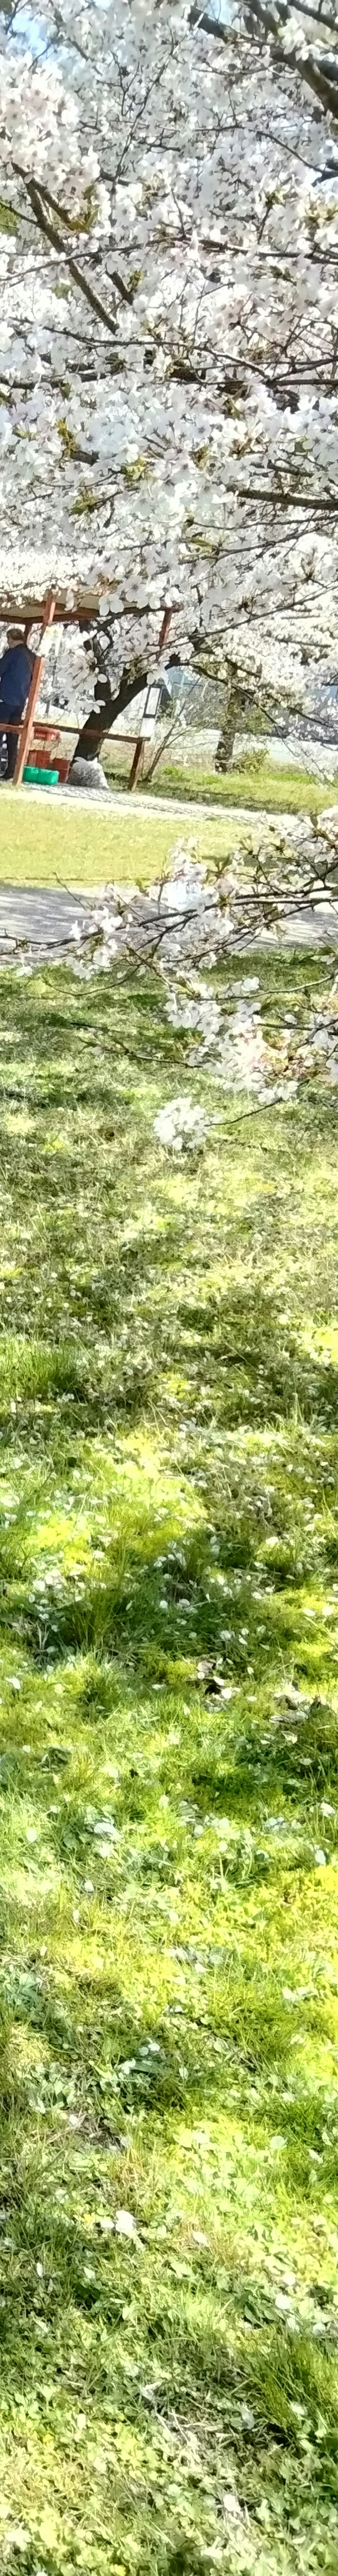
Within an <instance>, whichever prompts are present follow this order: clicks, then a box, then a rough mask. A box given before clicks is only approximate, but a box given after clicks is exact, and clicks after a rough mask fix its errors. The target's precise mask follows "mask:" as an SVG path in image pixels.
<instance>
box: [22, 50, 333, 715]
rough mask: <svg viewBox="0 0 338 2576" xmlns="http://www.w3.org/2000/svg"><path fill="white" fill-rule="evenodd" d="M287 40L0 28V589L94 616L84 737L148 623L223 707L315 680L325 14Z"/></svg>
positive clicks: (324, 570)
mask: <svg viewBox="0 0 338 2576" xmlns="http://www.w3.org/2000/svg"><path fill="white" fill-rule="evenodd" d="M309 15H310V13H309V11H307V8H306V6H305V0H304V7H303V8H302V9H301V10H300V9H298V8H296V10H295V11H294V10H293V11H292V12H291V10H290V9H289V8H288V5H287V0H281V6H280V9H278V8H277V7H275V6H274V5H273V0H271V6H270V5H267V6H266V7H265V5H264V0H252V5H251V6H250V8H244V10H243V11H241V10H240V9H236V7H234V8H233V9H232V8H231V0H226V6H225V7H221V5H220V0H210V9H209V7H207V8H206V9H205V10H202V9H201V10H200V9H199V7H198V5H197V6H193V7H192V8H191V6H189V5H187V0H142V5H141V0H97V5H93V0H92V5H89V0H72V5H71V6H70V0H60V5H59V0H37V7H35V6H34V19H33V21H32V33H31V40H30V42H29V29H28V27H27V18H26V16H25V17H24V19H22V17H21V16H20V11H17V10H16V8H15V6H14V7H12V8H9V10H8V12H7V15H3V16H2V17H1V24H0V56H1V91H2V131H1V139H0V227H1V230H0V284H1V298H0V302H1V319H0V477H1V481H0V489H1V558H2V580H3V583H5V582H6V584H7V586H8V588H10V590H11V593H12V595H13V594H14V593H15V590H16V591H17V592H19V591H20V595H21V596H23V595H24V594H26V596H28V594H29V593H30V594H32V590H34V593H35V595H37V594H42V592H43V591H44V590H45V589H46V586H47V584H50V583H53V581H55V582H56V581H57V586H58V590H59V591H60V588H61V587H63V589H64V595H65V597H66V596H69V597H73V598H74V596H77V594H78V593H79V591H80V590H81V589H82V592H83V595H84V596H85V595H86V593H88V591H91V592H93V590H94V591H95V592H96V593H97V595H98V596H99V597H100V608H101V619H100V623H101V627H102V626H104V623H105V618H107V620H108V621H109V655H108V654H107V656H106V662H107V668H106V681H107V692H108V694H107V696H106V709H105V717H106V720H107V711H108V714H109V705H110V706H112V705H113V706H114V710H115V712H116V713H118V711H119V706H120V704H122V703H126V692H128V691H129V692H130V690H131V688H136V687H138V688H139V686H140V679H141V677H143V676H144V675H145V674H149V673H150V672H151V670H152V668H153V666H154V659H155V658H156V653H157V645H158V634H159V627H160V623H161V617H162V615H163V610H164V608H165V605H166V603H169V604H170V606H171V607H174V609H175V646H176V648H177V650H178V651H180V652H181V655H182V659H183V658H184V660H185V661H189V660H190V661H191V660H193V661H194V662H195V664H196V665H197V666H198V667H199V668H200V669H201V670H202V671H203V670H204V671H205V672H206V673H207V672H210V673H211V674H212V673H213V672H215V673H223V674H224V677H225V680H226V682H227V685H228V690H229V694H230V697H231V691H232V693H233V692H234V686H235V681H234V674H235V677H236V673H237V675H238V688H239V689H240V688H242V686H243V685H244V684H245V683H248V682H249V681H250V676H252V677H253V679H254V682H255V687H257V682H258V680H259V674H260V673H261V675H262V682H263V683H264V685H265V684H266V682H267V679H268V678H269V677H271V678H272V679H273V684H274V687H275V688H278V687H279V686H280V687H282V688H283V689H286V688H287V689H288V690H289V692H290V694H291V698H292V695H294V697H295V698H296V699H297V703H298V702H299V696H300V694H301V691H302V689H303V690H304V688H309V673H310V674H311V672H312V669H313V666H314V665H316V664H318V661H321V662H323V663H324V664H325V663H326V664H327V662H328V661H329V662H331V663H332V660H333V659H334V655H335V650H336V606H335V600H336V581H337V539H336V528H337V512H338V480H337V365H338V290H337V286H336V266H337V229H338V148H337V149H336V146H335V142H334V126H333V122H332V120H333V119H334V116H335V113H336V106H335V100H338V88H337V87H335V79H336V75H335V74H334V70H333V65H334V28H335V18H334V11H333V10H331V6H330V0H327V5H326V8H325V11H324V9H323V11H321V10H320V7H318V10H317V17H316V15H315V17H313V12H312V10H311V15H310V31H309V30H308V29H307V24H306V21H307V17H309ZM310 38H311V41H310ZM324 57H325V67H326V68H324V67H323V58H324ZM336 165H337V166H336ZM89 697H90V690H89ZM111 720H112V718H111V715H110V721H111Z"/></svg>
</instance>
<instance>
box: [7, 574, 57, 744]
mask: <svg viewBox="0 0 338 2576" xmlns="http://www.w3.org/2000/svg"><path fill="white" fill-rule="evenodd" d="M54 616H55V596H54V591H52V590H48V591H47V597H46V599H45V600H44V607H43V617H42V623H41V638H40V641H41V640H42V636H43V635H45V633H46V627H47V626H52V623H53V617H54ZM42 671H43V656H42V655H39V654H38V653H37V654H36V657H35V662H34V663H33V670H32V678H31V684H30V691H29V697H28V700H27V706H26V714H25V716H24V720H23V725H21V729H20V738H19V743H18V749H17V755H16V762H15V770H14V775H13V787H20V786H21V779H22V777H23V771H24V769H25V767H26V761H27V759H28V753H29V746H30V743H31V740H32V733H33V725H34V716H35V708H36V706H37V700H38V696H39V688H40V680H41V672H42Z"/></svg>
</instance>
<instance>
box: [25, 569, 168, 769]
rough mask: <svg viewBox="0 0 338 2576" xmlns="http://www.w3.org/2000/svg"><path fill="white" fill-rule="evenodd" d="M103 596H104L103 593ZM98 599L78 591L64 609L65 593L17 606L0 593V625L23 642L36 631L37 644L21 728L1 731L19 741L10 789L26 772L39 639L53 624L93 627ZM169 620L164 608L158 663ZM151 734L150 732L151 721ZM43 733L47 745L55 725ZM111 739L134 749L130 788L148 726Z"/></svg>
mask: <svg viewBox="0 0 338 2576" xmlns="http://www.w3.org/2000/svg"><path fill="white" fill-rule="evenodd" d="M104 595H105V596H106V595H107V594H106V592H105V594H104ZM102 596H103V592H101V593H100V592H98V591H89V590H87V591H85V590H83V591H79V592H78V595H77V598H76V600H75V601H74V604H72V606H67V593H65V592H63V593H61V594H60V597H59V596H58V594H57V592H56V591H53V590H48V591H46V594H45V598H44V599H43V600H41V599H40V600H36V599H34V598H24V599H21V600H20V602H19V601H18V600H17V599H15V598H13V596H11V595H10V594H9V593H8V592H7V595H6V596H4V594H3V593H2V594H0V624H1V625H4V626H7V627H8V626H22V627H23V631H24V636H25V638H27V636H28V634H29V631H30V628H31V626H39V627H40V636H39V644H38V646H37V651H36V654H35V660H34V666H33V671H32V678H31V684H30V690H29V696H28V699H27V706H26V713H25V715H24V717H23V719H22V723H21V724H18V723H15V724H14V725H13V726H12V727H11V726H10V725H6V727H5V728H4V730H5V731H6V733H10V732H11V731H12V732H15V734H17V735H18V737H19V739H18V750H17V757H16V762H15V770H14V775H13V786H14V787H20V786H21V781H22V778H23V773H24V769H26V767H27V763H28V760H29V751H30V746H31V743H32V739H33V732H34V724H35V718H36V708H37V704H38V697H39V690H40V684H41V677H42V672H43V669H44V654H43V653H42V652H41V650H39V646H40V647H41V644H42V638H43V637H44V636H45V635H46V633H47V629H48V628H49V627H51V626H53V625H54V624H55V625H56V626H79V627H80V628H81V626H85V627H87V626H90V625H94V624H95V623H96V619H97V617H98V614H99V607H100V597H101V598H102ZM112 606H113V601H112ZM171 618H172V609H171V608H169V607H167V606H166V607H164V610H163V617H162V624H161V631H160V635H159V640H158V648H157V659H158V661H160V659H161V655H162V653H163V651H164V647H165V644H166V640H167V635H168V633H169V627H170V624H171ZM150 695H151V691H149V697H150ZM0 722H1V719H0ZM60 729H61V731H62V733H67V732H71V733H72V734H73V731H74V727H73V725H72V726H68V725H67V724H66V723H64V722H63V721H62V723H61V728H60ZM151 730H153V720H152V719H151ZM43 732H44V737H45V739H46V741H47V739H48V737H53V735H55V725H49V724H48V722H47V720H46V722H44V726H43ZM114 739H115V741H116V742H118V741H121V742H132V743H134V745H135V748H134V753H133V760H132V765H131V771H130V778H129V782H128V783H129V787H133V786H134V784H135V779H136V777H137V774H138V770H139V768H140V766H141V763H142V760H143V753H144V742H145V740H147V739H149V723H148V728H147V725H146V728H145V730H142V732H141V733H140V734H138V735H137V736H136V735H135V734H129V733H128V734H126V733H123V734H120V735H119V734H118V733H115V732H114Z"/></svg>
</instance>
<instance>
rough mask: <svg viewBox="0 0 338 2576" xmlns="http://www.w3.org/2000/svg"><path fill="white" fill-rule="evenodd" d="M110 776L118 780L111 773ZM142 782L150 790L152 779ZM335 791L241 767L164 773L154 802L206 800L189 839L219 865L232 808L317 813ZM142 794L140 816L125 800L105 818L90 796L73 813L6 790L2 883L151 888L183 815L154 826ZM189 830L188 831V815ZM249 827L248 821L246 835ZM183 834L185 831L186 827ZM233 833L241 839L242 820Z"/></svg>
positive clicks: (52, 801)
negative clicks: (211, 810)
mask: <svg viewBox="0 0 338 2576" xmlns="http://www.w3.org/2000/svg"><path fill="white" fill-rule="evenodd" d="M109 775H111V778H112V783H113V777H112V773H111V772H109ZM123 783H124V782H123V778H122V777H121V775H120V773H119V775H118V777H117V779H116V785H117V786H118V788H119V790H120V789H121V787H123ZM144 784H145V789H146V788H147V781H146V780H145V782H144ZM335 793H336V789H335V786H334V785H333V786H332V785H330V786H328V783H327V781H325V784H324V785H320V784H319V783H318V780H314V779H308V778H299V776H296V775H295V774H292V772H291V771H290V772H285V771H280V772H279V771H273V770H271V771H270V768H269V764H268V763H266V764H265V767H263V768H262V770H261V771H258V770H255V771H254V772H253V773H252V775H251V773H250V772H249V771H248V770H247V769H246V768H245V769H244V768H243V771H242V772H240V771H238V773H236V772H234V773H233V774H231V775H229V777H228V778H225V779H221V778H216V777H215V773H214V771H211V772H210V775H208V773H207V772H206V773H205V775H204V776H203V775H202V776H201V773H200V772H197V771H194V772H191V775H190V773H189V774H187V772H186V773H185V774H184V773H183V772H182V771H178V770H177V771H176V770H164V768H163V769H162V768H159V769H158V770H157V771H156V775H155V779H154V788H153V795H154V803H155V802H156V795H157V796H168V798H170V796H171V795H172V796H178V797H179V798H180V800H181V802H182V803H183V804H185V803H186V805H187V808H189V804H190V802H191V800H193V801H195V800H196V799H197V802H198V801H199V800H200V804H201V814H200V818H198V817H197V816H196V813H194V815H193V816H192V818H191V827H190V828H191V837H192V839H193V842H194V846H195V848H196V852H197V855H198V857H199V858H201V859H203V858H205V859H210V858H212V857H215V858H216V859H218V860H219V859H220V858H222V857H223V856H224V857H225V858H226V857H227V856H228V853H229V851H230V850H231V848H232V845H233V839H234V825H233V823H232V820H231V817H230V815H228V816H227V813H226V807H227V805H234V806H236V805H238V807H240V806H242V808H243V813H244V815H245V814H246V811H247V810H248V812H249V811H250V809H251V811H254V812H256V811H257V810H259V809H260V808H261V807H264V808H265V809H266V810H267V811H268V812H271V813H273V812H276V811H278V812H279V813H284V812H287V811H288V812H294V813H298V812H303V811H304V812H307V813H312V812H314V813H317V812H320V810H321V807H322V806H325V805H328V804H330V803H334V798H335ZM138 794H139V809H138V811H136V807H135V803H133V806H132V808H130V807H129V810H128V802H127V800H126V810H125V811H124V809H123V805H122V804H121V805H120V806H119V807H117V806H115V807H114V809H113V811H111V810H109V808H108V811H107V813H106V814H105V813H104V811H102V808H101V810H100V813H97V812H96V813H95V806H94V805H93V802H92V801H91V800H89V799H88V811H87V809H86V807H85V805H84V804H83V803H81V805H78V806H77V807H75V802H74V809H73V807H70V805H69V804H66V805H64V804H63V803H62V802H61V799H60V802H58V799H57V796H56V795H55V796H54V795H53V793H52V791H50V796H48V795H47V794H46V795H43V794H42V793H41V800H40V798H39V794H38V793H33V791H32V789H29V788H26V789H25V788H23V789H21V790H20V791H18V792H13V789H12V788H8V789H6V788H2V790H1V800H0V885H14V884H15V885H27V886H33V885H36V886H53V885H57V884H59V883H60V884H61V885H69V886H70V887H74V888H76V887H80V886H82V887H83V888H86V887H87V888H88V887H92V886H94V887H95V886H99V885H105V884H107V882H109V881H111V880H112V879H114V880H115V883H117V884H120V885H123V884H125V883H126V882H130V881H131V880H134V881H135V879H138V881H139V882H140V884H142V885H149V884H151V881H152V879H154V878H156V877H157V876H158V875H160V876H161V875H162V874H163V873H164V871H168V868H169V867H170V860H171V853H172V851H173V849H175V846H176V845H177V840H178V839H179V837H180V824H179V818H177V816H175V815H173V817H172V818H171V816H170V812H169V813H168V814H160V813H158V814H157V815H156V824H155V821H151V825H150V818H149V815H148V814H146V813H145V812H144V811H143V812H142V788H141V787H140V789H139V791H138ZM203 799H204V800H205V801H206V802H207V801H209V803H210V804H211V805H214V806H215V809H218V810H215V814H214V815H210V816H209V815H207V814H206V813H204V812H203ZM187 825H188V827H189V813H187ZM245 828H246V826H245V822H244V825H243V834H244V835H245ZM181 829H182V827H181ZM183 829H184V831H185V830H186V825H185V823H184V827H183ZM235 832H236V838H237V839H238V826H237V823H236V826H235Z"/></svg>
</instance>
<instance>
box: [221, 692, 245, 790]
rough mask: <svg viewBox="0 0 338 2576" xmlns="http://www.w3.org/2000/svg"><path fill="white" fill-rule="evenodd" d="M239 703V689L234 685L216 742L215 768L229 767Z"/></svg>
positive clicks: (223, 768) (224, 768)
mask: <svg viewBox="0 0 338 2576" xmlns="http://www.w3.org/2000/svg"><path fill="white" fill-rule="evenodd" d="M240 705H241V698H240V691H239V689H238V687H236V686H235V688H234V689H231V691H230V696H229V698H228V705H227V708H226V714H225V717H224V724H222V730H221V733H220V737H219V742H218V744H217V752H216V769H219V770H226V769H229V764H230V761H231V758H232V753H233V747H234V740H235V733H236V732H237V725H238V717H239V713H240Z"/></svg>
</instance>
